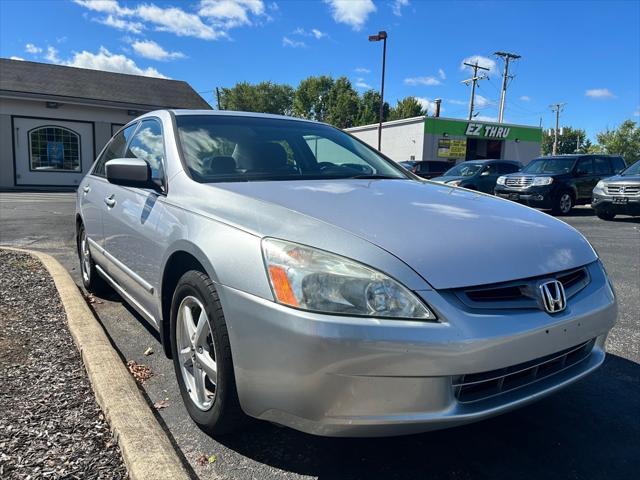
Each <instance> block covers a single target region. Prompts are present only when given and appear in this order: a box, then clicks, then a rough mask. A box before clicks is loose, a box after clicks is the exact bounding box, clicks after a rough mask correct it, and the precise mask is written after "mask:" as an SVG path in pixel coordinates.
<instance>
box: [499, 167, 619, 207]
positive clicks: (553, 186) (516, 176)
mask: <svg viewBox="0 0 640 480" xmlns="http://www.w3.org/2000/svg"><path fill="white" fill-rule="evenodd" d="M624 168H625V163H624V160H623V159H622V157H619V156H615V155H560V156H555V157H552V156H549V157H540V158H536V159H535V160H533V161H531V163H529V164H528V165H526V166H525V167H524V168H523V169H522V171H520V172H519V173H512V174H511V175H505V176H501V177H499V178H498V181H497V184H496V189H495V193H496V195H498V196H499V197H503V198H508V199H510V200H514V201H516V202H520V203H524V204H526V205H529V206H531V207H537V208H543V209H551V211H552V212H553V213H554V214H559V215H566V214H567V213H569V212H570V211H571V209H572V208H573V206H574V205H581V204H586V203H589V202H590V201H591V192H592V191H593V189H594V187H595V186H596V184H597V183H598V182H599V181H600V180H602V179H603V178H606V177H610V176H611V175H615V174H616V173H619V172H620V171H621V170H623V169H624Z"/></svg>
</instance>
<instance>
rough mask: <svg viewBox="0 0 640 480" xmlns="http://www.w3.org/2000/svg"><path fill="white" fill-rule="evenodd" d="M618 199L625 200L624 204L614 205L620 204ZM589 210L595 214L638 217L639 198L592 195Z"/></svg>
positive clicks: (639, 211)
mask: <svg viewBox="0 0 640 480" xmlns="http://www.w3.org/2000/svg"><path fill="white" fill-rule="evenodd" d="M620 198H626V199H627V200H626V203H624V204H622V203H614V201H615V202H620ZM591 208H593V209H594V210H595V211H596V212H598V211H602V212H606V213H615V214H616V215H632V216H635V217H637V216H640V196H638V197H637V196H629V197H624V196H613V195H599V194H596V193H594V194H593V198H592V199H591Z"/></svg>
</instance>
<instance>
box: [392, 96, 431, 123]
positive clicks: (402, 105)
mask: <svg viewBox="0 0 640 480" xmlns="http://www.w3.org/2000/svg"><path fill="white" fill-rule="evenodd" d="M423 115H425V110H424V108H422V105H420V102H418V100H417V99H416V97H405V98H403V99H402V100H398V104H397V105H396V106H395V107H393V108H392V109H391V111H390V112H389V120H402V119H403V118H411V117H420V116H423Z"/></svg>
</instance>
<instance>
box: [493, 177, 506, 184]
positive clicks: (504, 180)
mask: <svg viewBox="0 0 640 480" xmlns="http://www.w3.org/2000/svg"><path fill="white" fill-rule="evenodd" d="M506 181H507V177H505V176H502V177H498V180H496V183H497V184H498V185H504V184H505V182H506Z"/></svg>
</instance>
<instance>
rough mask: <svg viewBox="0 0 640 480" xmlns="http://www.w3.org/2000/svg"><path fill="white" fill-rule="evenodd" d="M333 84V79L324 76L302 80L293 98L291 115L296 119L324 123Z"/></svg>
mask: <svg viewBox="0 0 640 480" xmlns="http://www.w3.org/2000/svg"><path fill="white" fill-rule="evenodd" d="M333 83H334V81H333V78H331V77H327V76H325V75H322V76H319V77H308V78H305V79H304V80H302V81H301V82H300V84H299V85H298V88H297V89H296V92H295V95H294V98H293V114H294V115H295V116H297V117H302V118H307V119H309V120H317V121H319V122H324V121H325V118H326V116H327V105H328V101H329V92H330V91H331V89H332V88H333Z"/></svg>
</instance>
